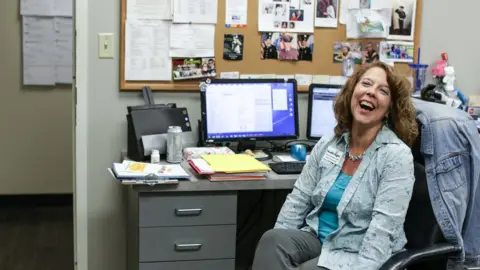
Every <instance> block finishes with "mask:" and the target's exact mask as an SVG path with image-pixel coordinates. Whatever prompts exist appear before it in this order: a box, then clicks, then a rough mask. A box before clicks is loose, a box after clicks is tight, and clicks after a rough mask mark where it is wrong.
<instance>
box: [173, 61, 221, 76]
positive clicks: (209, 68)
mask: <svg viewBox="0 0 480 270" xmlns="http://www.w3.org/2000/svg"><path fill="white" fill-rule="evenodd" d="M172 67H173V79H174V80H188V79H200V78H208V77H215V76H216V75H217V71H216V67H215V58H213V57H211V58H175V59H173V60H172Z"/></svg>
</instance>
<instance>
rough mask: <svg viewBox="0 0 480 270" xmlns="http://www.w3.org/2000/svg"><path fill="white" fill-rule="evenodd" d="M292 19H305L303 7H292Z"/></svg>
mask: <svg viewBox="0 0 480 270" xmlns="http://www.w3.org/2000/svg"><path fill="white" fill-rule="evenodd" d="M290 21H301V22H302V21H303V10H302V9H290Z"/></svg>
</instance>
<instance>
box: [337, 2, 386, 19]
mask: <svg viewBox="0 0 480 270" xmlns="http://www.w3.org/2000/svg"><path fill="white" fill-rule="evenodd" d="M360 2H361V1H360V0H342V1H340V7H339V9H340V20H339V21H340V23H341V24H348V23H349V21H350V19H349V17H350V13H349V10H350V9H360V8H361V5H360ZM392 6H393V1H392V0H370V9H374V10H378V9H390V10H391V9H392ZM388 24H389V25H390V22H389V23H388Z"/></svg>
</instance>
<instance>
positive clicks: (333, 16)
mask: <svg viewBox="0 0 480 270" xmlns="http://www.w3.org/2000/svg"><path fill="white" fill-rule="evenodd" d="M315 2H316V8H315V11H316V12H315V27H329V28H336V27H337V25H338V0H333V1H331V2H329V4H327V3H326V2H324V1H315ZM342 2H343V1H342Z"/></svg>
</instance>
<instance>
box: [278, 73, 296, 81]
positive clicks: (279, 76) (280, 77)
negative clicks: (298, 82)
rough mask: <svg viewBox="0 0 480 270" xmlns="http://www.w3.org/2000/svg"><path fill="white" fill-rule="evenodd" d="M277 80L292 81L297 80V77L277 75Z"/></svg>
mask: <svg viewBox="0 0 480 270" xmlns="http://www.w3.org/2000/svg"><path fill="white" fill-rule="evenodd" d="M275 79H282V80H290V79H295V75H294V74H292V75H281V74H276V75H275Z"/></svg>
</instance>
